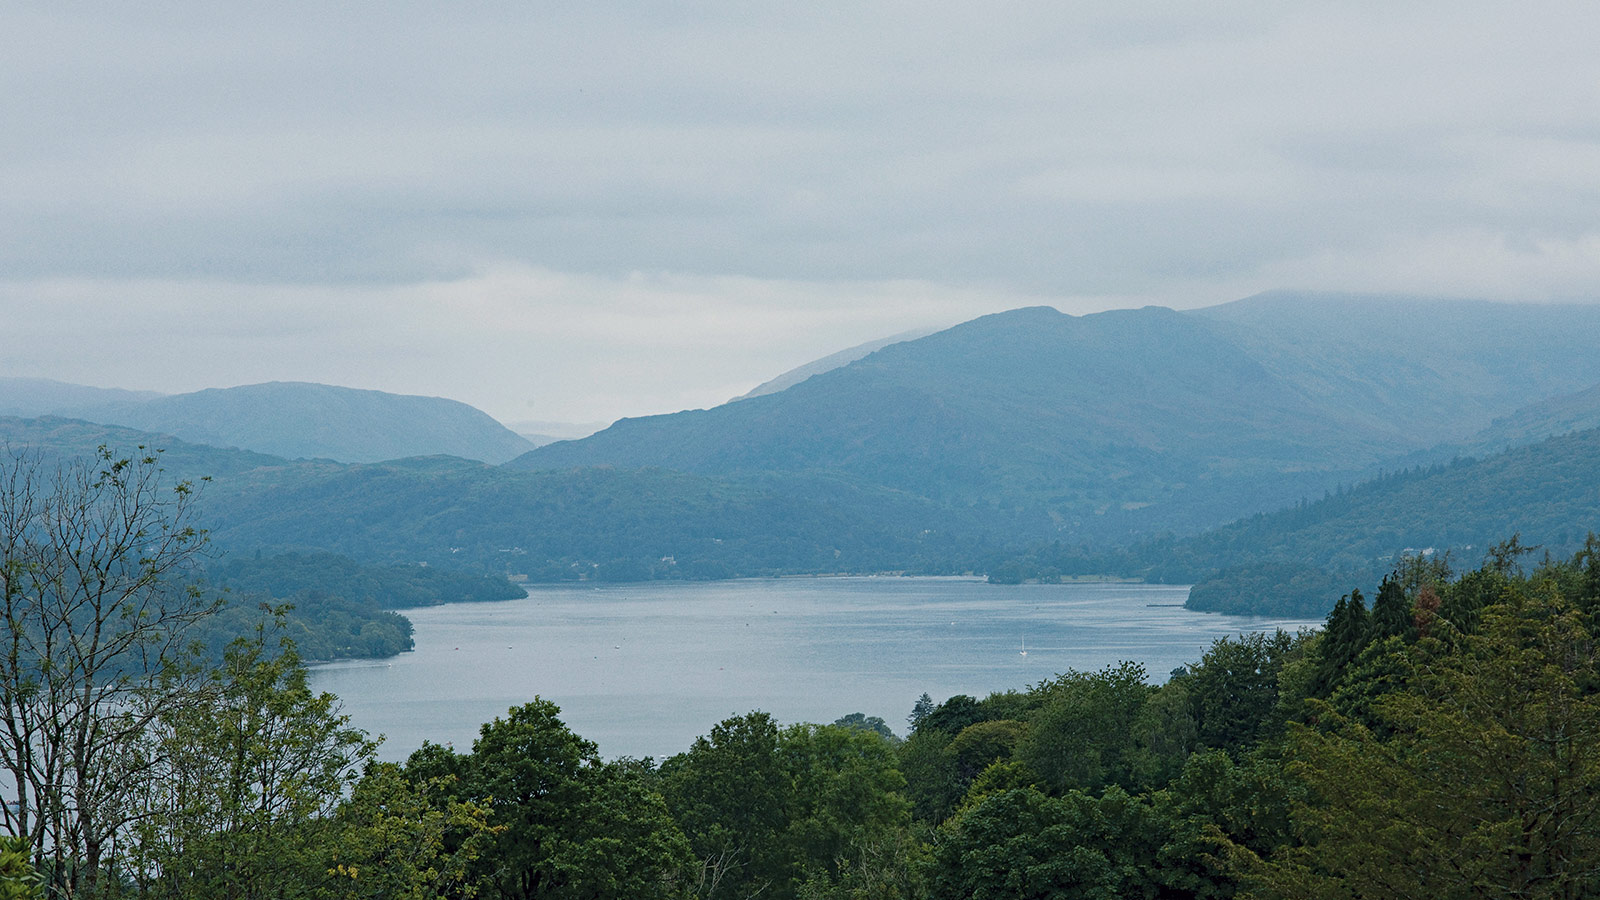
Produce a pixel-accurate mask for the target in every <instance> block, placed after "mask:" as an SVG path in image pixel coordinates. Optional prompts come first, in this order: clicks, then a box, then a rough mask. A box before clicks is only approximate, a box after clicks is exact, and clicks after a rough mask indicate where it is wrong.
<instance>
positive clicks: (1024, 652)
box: [1022, 638, 1028, 656]
mask: <svg viewBox="0 0 1600 900" xmlns="http://www.w3.org/2000/svg"><path fill="white" fill-rule="evenodd" d="M1022 655H1023V656H1027V655H1028V639H1027V638H1023V639H1022Z"/></svg>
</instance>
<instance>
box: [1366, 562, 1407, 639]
mask: <svg viewBox="0 0 1600 900" xmlns="http://www.w3.org/2000/svg"><path fill="white" fill-rule="evenodd" d="M1416 635H1417V626H1416V622H1415V619H1414V615H1413V613H1412V609H1411V599H1410V598H1408V597H1407V596H1406V590H1405V587H1404V586H1403V585H1402V584H1401V583H1400V580H1399V579H1398V578H1395V577H1394V576H1393V575H1386V576H1384V579H1383V583H1382V584H1381V585H1379V587H1378V596H1377V599H1375V600H1373V601H1372V638H1373V639H1374V640H1380V641H1381V640H1383V639H1384V638H1390V637H1397V638H1400V639H1401V640H1405V641H1410V640H1414V639H1415V638H1416Z"/></svg>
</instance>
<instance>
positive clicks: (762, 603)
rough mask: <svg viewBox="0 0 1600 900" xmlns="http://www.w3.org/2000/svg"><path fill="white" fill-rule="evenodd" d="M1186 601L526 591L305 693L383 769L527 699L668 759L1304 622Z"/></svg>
mask: <svg viewBox="0 0 1600 900" xmlns="http://www.w3.org/2000/svg"><path fill="white" fill-rule="evenodd" d="M1188 593H1189V589H1188V588H1186V587H1169V586H1161V585H1140V584H1063V585H990V584H985V583H983V582H982V581H978V580H974V579H959V578H889V577H884V578H783V579H760V580H747V581H729V582H712V583H692V584H684V583H656V584H643V585H616V586H605V587H592V586H552V587H543V586H541V587H534V588H531V589H530V590H529V592H528V597H527V598H526V599H523V600H509V601H505V602H500V603H471V604H469V603H462V604H453V605H449V606H437V607H432V608H428V609H416V610H407V611H406V615H407V616H409V617H410V618H411V620H412V621H413V622H414V623H416V645H417V646H416V649H415V650H414V651H412V652H410V653H405V654H402V655H400V656H398V657H396V658H394V659H393V660H389V661H383V662H377V663H374V662H372V661H360V662H348V663H332V664H328V665H323V666H318V667H316V668H315V669H314V670H313V671H312V684H313V685H314V687H316V688H317V689H318V690H326V691H332V692H333V693H335V694H338V695H339V697H340V698H342V699H343V701H344V707H345V711H346V712H347V713H348V714H349V715H350V716H351V719H352V723H353V724H354V725H356V726H357V727H360V728H364V729H366V730H368V731H369V732H372V733H374V734H379V733H381V734H384V735H386V740H385V741H384V744H383V747H382V750H381V755H382V756H383V757H385V758H387V759H403V758H405V756H406V755H408V754H409V753H410V752H411V751H412V750H415V749H416V748H417V747H419V746H421V744H422V742H423V740H424V739H427V740H430V741H433V742H435V743H451V744H454V746H455V747H457V748H458V749H461V750H466V749H469V748H470V747H471V745H472V739H473V738H474V737H475V736H476V735H477V733H478V727H479V725H481V724H482V723H483V722H486V721H488V720H490V719H493V718H494V717H496V716H503V715H504V714H505V712H506V710H507V709H508V708H510V707H511V706H513V705H515V704H520V703H524V702H526V701H528V700H530V699H532V698H533V697H534V696H535V695H538V696H541V697H544V698H545V699H547V700H552V701H554V702H555V703H557V704H559V705H560V706H561V709H562V719H563V720H564V721H565V722H566V723H567V724H568V725H569V726H570V727H571V728H572V729H573V730H574V731H576V732H577V733H579V734H581V735H583V736H584V737H586V738H588V739H589V740H591V741H594V742H596V743H597V744H599V746H600V752H601V754H602V755H604V756H606V757H615V756H620V755H628V756H640V757H643V756H667V755H671V754H673V753H678V752H681V751H683V750H686V749H688V747H689V744H690V743H691V742H692V741H693V740H694V738H695V737H696V736H698V735H701V734H705V733H706V732H708V731H709V730H710V728H711V726H712V725H714V724H715V723H717V722H719V721H721V720H722V719H725V718H727V717H729V716H732V715H739V714H742V713H746V712H749V711H751V710H755V709H760V710H765V711H766V712H768V713H771V714H772V715H773V716H774V717H775V718H776V719H778V720H779V721H780V722H783V723H790V722H832V721H833V720H835V719H837V718H839V717H841V716H844V715H846V714H849V713H852V712H863V713H866V714H867V715H869V716H882V717H883V719H884V720H885V721H887V722H888V723H889V725H890V727H892V728H894V729H895V730H896V731H897V732H904V730H905V720H906V716H907V714H909V713H910V712H911V707H912V704H914V703H915V702H916V699H917V697H918V695H920V694H922V693H923V692H924V691H926V692H927V693H928V694H930V695H932V696H933V698H934V699H935V700H943V699H945V698H947V697H949V696H952V695H954V694H971V695H973V696H978V697H981V696H983V695H985V694H988V693H990V692H991V691H996V690H1004V689H1008V688H1024V687H1026V686H1028V685H1031V684H1036V683H1038V682H1040V681H1042V680H1044V679H1047V678H1050V677H1052V676H1053V675H1055V674H1057V673H1059V672H1064V671H1066V670H1068V669H1077V670H1079V671H1085V670H1095V669H1099V668H1101V667H1103V666H1106V665H1108V664H1112V663H1116V662H1118V661H1120V660H1133V661H1136V662H1140V663H1143V664H1144V667H1145V671H1146V672H1148V673H1149V676H1150V680H1151V681H1152V682H1160V681H1164V680H1166V678H1167V675H1168V673H1169V672H1170V671H1171V670H1172V669H1173V668H1175V667H1176V666H1179V665H1182V664H1185V663H1189V662H1193V661H1195V660H1197V659H1199V657H1200V655H1201V654H1202V653H1203V652H1205V650H1206V648H1208V647H1209V646H1210V645H1211V642H1212V641H1214V640H1216V639H1217V638H1219V637H1223V636H1230V635H1236V634H1239V633H1240V632H1246V631H1263V630H1265V631H1271V630H1272V629H1274V628H1285V629H1288V630H1294V629H1296V628H1300V627H1307V626H1312V625H1318V624H1320V622H1311V621H1306V620H1298V619H1262V618H1242V617H1234V616H1219V615H1210V614H1205V613H1197V612H1190V611H1189V610H1186V609H1183V608H1182V603H1183V601H1184V598H1185V597H1187V596H1188ZM1024 643H1025V644H1026V648H1027V654H1026V655H1023V654H1022V652H1021V651H1022V649H1023V646H1024Z"/></svg>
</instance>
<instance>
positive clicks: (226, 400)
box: [64, 381, 533, 463]
mask: <svg viewBox="0 0 1600 900" xmlns="http://www.w3.org/2000/svg"><path fill="white" fill-rule="evenodd" d="M64 413H65V414H70V415H71V416H72V417H73V418H78V419H85V420H88V421H93V422H102V423H106V424H112V425H121V426H125V427H128V428H134V429H137V430H140V431H145V432H150V433H162V434H170V435H173V436H175V437H178V438H180V439H182V440H185V441H188V442H191V443H197V444H208V445H211V446H215V447H238V448H241V449H247V450H253V451H257V452H261V453H268V454H272V455H276V456H282V457H285V458H290V459H294V458H307V459H314V458H325V459H333V460H338V461H341V462H378V461H380V460H386V459H399V458H403V457H408V456H423V455H434V454H449V455H453V456H461V457H464V458H467V459H477V460H482V461H485V462H492V463H500V462H505V461H506V460H509V459H511V458H513V457H515V456H516V455H518V454H520V453H522V452H525V451H527V450H528V449H530V448H532V447H533V444H532V443H531V442H529V441H528V440H527V439H525V438H523V437H521V436H520V435H517V434H515V433H514V432H512V431H511V430H510V429H508V428H506V427H505V426H503V425H501V424H500V423H499V422H497V421H495V420H494V419H493V418H492V417H490V416H489V415H488V414H487V413H484V412H482V411H480V410H478V409H475V408H473V407H471V406H468V405H467V404H465V403H461V402H458V401H455V400H446V399H443V398H439V397H419V396H413V395H405V394H390V393H385V392H383V391H368V390H358V389H355V388H346V387H337V386H333V385H325V384H313V383H309V382H277V381H274V382H268V383H266V384H253V385H245V386H241V387H232V388H208V389H206V390H203V391H196V392H194V393H189V394H174V395H158V396H155V397H152V398H147V399H138V400H130V399H122V400H117V401H115V402H99V403H80V404H78V405H75V406H72V407H70V408H67V409H65V410H64Z"/></svg>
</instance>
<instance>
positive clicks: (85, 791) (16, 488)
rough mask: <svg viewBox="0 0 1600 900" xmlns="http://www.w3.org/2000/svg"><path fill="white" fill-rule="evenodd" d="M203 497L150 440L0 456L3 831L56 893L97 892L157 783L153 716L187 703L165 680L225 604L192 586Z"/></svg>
mask: <svg viewBox="0 0 1600 900" xmlns="http://www.w3.org/2000/svg"><path fill="white" fill-rule="evenodd" d="M195 496H196V495H195V489H194V487H193V485H191V484H189V483H188V482H181V481H180V482H176V483H174V482H172V481H171V480H169V479H168V478H167V477H166V475H165V473H164V472H163V470H162V467H161V463H160V454H159V451H149V450H146V449H145V448H143V447H140V448H139V449H138V452H137V453H136V454H135V455H132V456H129V457H120V456H118V455H116V454H114V453H112V452H111V451H110V450H108V449H107V448H105V447H101V448H99V450H98V451H97V452H96V453H95V454H94V455H93V456H90V457H87V458H83V459H76V460H69V461H67V462H64V463H61V464H60V465H59V466H56V467H54V468H47V467H46V466H45V465H44V464H43V463H42V462H41V461H40V460H39V459H38V458H36V457H30V456H27V455H25V454H13V453H10V452H4V453H0V623H3V624H0V766H3V767H4V769H5V770H6V774H7V775H8V776H9V777H8V779H7V780H8V782H9V784H7V790H9V791H12V792H14V793H13V794H11V795H10V796H8V797H6V798H5V799H6V801H7V802H6V803H5V804H3V805H0V826H3V827H4V829H5V830H6V831H7V832H9V833H11V834H14V835H19V836H22V837H25V838H26V839H27V842H28V845H29V846H31V847H32V848H34V852H35V854H36V856H37V859H36V862H37V863H38V867H39V869H40V871H42V872H45V873H46V874H47V876H48V880H49V885H48V886H49V889H50V890H51V891H53V892H55V893H57V894H64V895H68V896H72V895H79V894H84V893H92V892H93V891H94V890H95V889H96V885H97V882H98V881H99V879H100V877H101V875H102V874H103V872H104V869H105V866H106V864H107V863H108V861H109V860H110V855H111V854H112V852H113V850H114V848H115V842H116V839H117V836H118V835H119V834H121V833H123V832H124V831H125V830H126V829H127V828H128V827H130V825H131V824H132V823H133V821H134V816H135V814H136V813H135V811H134V807H135V801H136V799H137V798H138V797H139V796H140V794H141V793H142V792H143V791H145V790H147V789H150V788H151V784H150V777H151V773H150V772H149V770H148V767H147V766H146V765H145V764H144V762H143V761H142V759H141V757H140V751H141V748H142V747H143V746H144V745H145V744H146V743H147V742H148V740H149V732H150V730H151V728H152V725H153V723H155V722H156V721H157V720H158V719H160V718H161V717H162V716H164V715H167V714H168V713H170V712H172V711H173V709H174V708H175V706H177V705H179V704H181V703H185V702H188V697H189V693H188V691H187V690H186V689H182V688H180V687H179V686H178V685H177V682H175V681H174V680H172V679H169V678H164V675H165V674H166V673H167V670H168V669H169V668H170V667H171V666H172V665H174V664H175V661H176V660H178V659H179V658H180V657H181V655H182V652H181V651H182V648H183V647H184V646H185V643H186V632H187V631H188V629H189V628H190V627H191V626H193V625H194V624H195V623H196V622H197V621H199V620H201V619H203V618H204V617H205V616H207V615H209V614H210V613H211V612H212V611H213V610H214V608H215V603H214V602H213V601H212V600H211V599H208V598H207V597H205V596H203V595H202V594H201V593H200V592H199V591H197V590H195V589H194V588H193V587H192V581H191V576H192V570H193V567H194V563H195V559H196V557H197V555H198V554H199V553H200V551H201V549H202V546H203V544H204V536H203V535H202V533H201V532H200V531H199V530H198V529H197V528H196V527H195V526H194V524H193V521H192V520H193V515H194V507H193V504H194V499H195ZM156 786H159V785H156Z"/></svg>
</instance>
